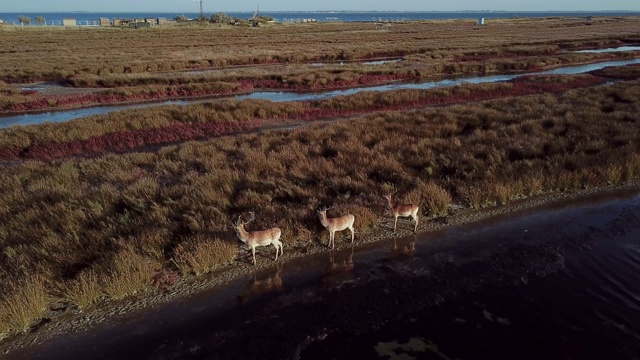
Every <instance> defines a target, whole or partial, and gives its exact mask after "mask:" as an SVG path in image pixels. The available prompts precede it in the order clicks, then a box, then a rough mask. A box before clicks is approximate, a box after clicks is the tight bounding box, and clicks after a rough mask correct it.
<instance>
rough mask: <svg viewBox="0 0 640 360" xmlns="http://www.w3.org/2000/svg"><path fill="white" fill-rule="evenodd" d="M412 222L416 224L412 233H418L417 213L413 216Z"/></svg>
mask: <svg viewBox="0 0 640 360" xmlns="http://www.w3.org/2000/svg"><path fill="white" fill-rule="evenodd" d="M412 217H413V220H415V222H416V226H415V227H414V228H413V232H416V231H418V213H415V214H413V216H412Z"/></svg>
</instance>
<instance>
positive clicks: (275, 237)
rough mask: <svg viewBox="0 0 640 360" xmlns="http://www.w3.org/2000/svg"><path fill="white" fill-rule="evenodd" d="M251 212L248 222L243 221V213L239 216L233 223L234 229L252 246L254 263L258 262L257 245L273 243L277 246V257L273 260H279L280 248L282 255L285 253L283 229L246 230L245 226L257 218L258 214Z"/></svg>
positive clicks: (244, 241) (239, 236) (243, 240)
mask: <svg viewBox="0 0 640 360" xmlns="http://www.w3.org/2000/svg"><path fill="white" fill-rule="evenodd" d="M250 214H251V218H250V219H249V220H248V221H246V222H242V216H241V215H240V216H238V220H237V221H236V222H235V224H234V225H233V229H234V230H235V231H236V235H238V238H240V240H242V242H243V243H245V244H247V246H249V248H251V253H252V254H253V265H255V264H256V247H258V246H268V245H273V246H274V247H275V248H276V258H275V260H273V261H276V260H278V249H280V255H282V254H283V250H282V242H281V241H280V236H281V235H282V231H280V229H278V228H272V229H268V230H260V231H246V230H245V229H244V226H245V225H247V224H248V223H250V222H252V221H253V220H255V218H256V215H255V214H254V212H253V211H252V212H250Z"/></svg>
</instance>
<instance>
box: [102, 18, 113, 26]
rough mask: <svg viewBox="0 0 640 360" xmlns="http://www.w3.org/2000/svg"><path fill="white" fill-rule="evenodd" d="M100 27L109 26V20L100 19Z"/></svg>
mask: <svg viewBox="0 0 640 360" xmlns="http://www.w3.org/2000/svg"><path fill="white" fill-rule="evenodd" d="M100 26H111V21H110V20H109V18H105V17H101V18H100Z"/></svg>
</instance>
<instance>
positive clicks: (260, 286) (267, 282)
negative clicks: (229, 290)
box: [236, 263, 282, 305]
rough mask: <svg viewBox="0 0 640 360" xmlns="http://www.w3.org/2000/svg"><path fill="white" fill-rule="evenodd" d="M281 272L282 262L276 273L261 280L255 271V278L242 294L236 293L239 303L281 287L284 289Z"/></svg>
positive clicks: (277, 266) (278, 265)
mask: <svg viewBox="0 0 640 360" xmlns="http://www.w3.org/2000/svg"><path fill="white" fill-rule="evenodd" d="M281 272H282V263H280V264H277V265H276V271H275V273H273V274H272V275H270V276H267V277H264V278H262V279H259V280H258V279H257V277H256V273H255V271H254V273H253V280H252V281H251V282H250V283H249V285H247V287H246V288H245V289H244V290H243V291H242V292H241V293H240V294H238V295H236V299H237V300H238V304H240V305H242V304H244V303H245V302H247V301H248V299H250V298H251V297H254V296H259V295H262V294H267V293H271V292H275V291H279V290H280V289H282V278H281V277H280V273H281Z"/></svg>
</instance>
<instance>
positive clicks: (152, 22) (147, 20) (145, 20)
mask: <svg viewBox="0 0 640 360" xmlns="http://www.w3.org/2000/svg"><path fill="white" fill-rule="evenodd" d="M144 22H146V23H147V24H151V26H156V25H158V20H157V19H155V18H146V19H144Z"/></svg>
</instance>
